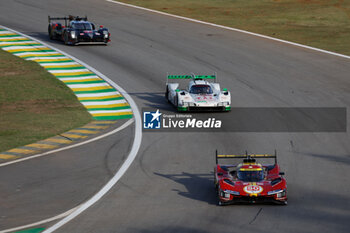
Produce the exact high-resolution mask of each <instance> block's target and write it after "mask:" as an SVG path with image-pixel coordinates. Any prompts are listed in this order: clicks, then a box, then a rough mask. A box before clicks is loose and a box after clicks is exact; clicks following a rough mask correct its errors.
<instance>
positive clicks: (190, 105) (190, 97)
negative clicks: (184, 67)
mask: <svg viewBox="0 0 350 233" xmlns="http://www.w3.org/2000/svg"><path fill="white" fill-rule="evenodd" d="M175 79H182V80H187V79H190V80H191V81H190V82H189V83H188V87H187V89H183V90H181V89H179V85H180V84H179V83H172V82H169V80H175ZM209 80H215V81H214V82H209ZM165 98H166V99H167V100H168V101H169V102H170V103H172V104H173V105H174V106H175V107H176V108H177V109H178V111H196V110H197V111H230V110H231V94H230V92H229V91H228V90H227V89H226V88H224V89H223V90H220V84H219V83H216V75H194V74H192V75H168V76H167V82H166V91H165Z"/></svg>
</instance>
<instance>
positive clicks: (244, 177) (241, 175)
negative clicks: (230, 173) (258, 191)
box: [237, 171, 264, 182]
mask: <svg viewBox="0 0 350 233" xmlns="http://www.w3.org/2000/svg"><path fill="white" fill-rule="evenodd" d="M237 177H238V179H239V180H241V181H244V182H259V181H261V180H263V179H264V172H263V171H238V172H237Z"/></svg>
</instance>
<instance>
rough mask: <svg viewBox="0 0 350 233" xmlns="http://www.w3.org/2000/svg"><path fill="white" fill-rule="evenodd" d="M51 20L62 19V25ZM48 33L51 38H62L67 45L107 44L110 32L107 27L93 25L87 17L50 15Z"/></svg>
mask: <svg viewBox="0 0 350 233" xmlns="http://www.w3.org/2000/svg"><path fill="white" fill-rule="evenodd" d="M53 20H61V21H63V20H64V25H62V23H60V22H56V21H53ZM48 33H49V37H50V39H51V40H54V39H57V40H62V41H63V42H64V43H65V44H67V45H78V44H92V43H95V44H96V43H97V44H107V43H108V42H109V41H110V33H109V32H108V29H107V28H104V27H103V26H100V27H99V28H98V29H96V28H95V25H94V24H93V23H91V22H89V21H87V17H86V16H85V17H83V18H80V17H79V16H76V17H74V16H69V17H50V16H49V26H48Z"/></svg>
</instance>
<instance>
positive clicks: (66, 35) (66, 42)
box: [63, 32, 68, 45]
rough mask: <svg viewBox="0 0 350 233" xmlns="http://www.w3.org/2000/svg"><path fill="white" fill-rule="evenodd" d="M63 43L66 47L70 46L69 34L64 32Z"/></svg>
mask: <svg viewBox="0 0 350 233" xmlns="http://www.w3.org/2000/svg"><path fill="white" fill-rule="evenodd" d="M63 42H64V44H65V45H68V33H67V32H64V34H63Z"/></svg>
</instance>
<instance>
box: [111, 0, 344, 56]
mask: <svg viewBox="0 0 350 233" xmlns="http://www.w3.org/2000/svg"><path fill="white" fill-rule="evenodd" d="M106 1H107V2H111V3H115V4H119V5H123V6H128V7H132V8H136V9H140V10H144V11H149V12H153V13H157V14H161V15H166V16H170V17H174V18H178V19H183V20H187V21H191V22H195V23H200V24H205V25H209V26H213V27H218V28H223V29H227V30H231V31H236V32H241V33H245V34H249V35H252V36H257V37H261V38H265V39H269V40H274V41H278V42H281V43H286V44H290V45H294V46H298V47H302V48H305V49H311V50H314V51H318V52H321V53H327V54H331V55H334V56H338V57H343V58H347V59H350V56H347V55H344V54H340V53H335V52H331V51H327V50H323V49H318V48H314V47H311V46H307V45H302V44H298V43H294V42H291V41H287V40H281V39H277V38H274V37H271V36H265V35H261V34H258V33H253V32H248V31H245V30H241V29H237V28H232V27H227V26H222V25H219V24H215V23H208V22H204V21H200V20H196V19H191V18H187V17H183V16H178V15H173V14H169V13H165V12H162V11H157V10H152V9H148V8H144V7H140V6H135V5H131V4H127V3H123V2H118V1H113V0H106Z"/></svg>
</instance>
